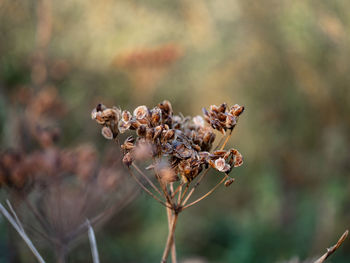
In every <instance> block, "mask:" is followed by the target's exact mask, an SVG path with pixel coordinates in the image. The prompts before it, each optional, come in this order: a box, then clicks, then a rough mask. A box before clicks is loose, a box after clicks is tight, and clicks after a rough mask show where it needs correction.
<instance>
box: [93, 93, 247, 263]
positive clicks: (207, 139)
mask: <svg viewBox="0 0 350 263" xmlns="http://www.w3.org/2000/svg"><path fill="white" fill-rule="evenodd" d="M243 110H244V107H242V106H239V105H237V104H236V105H234V106H232V107H230V108H229V107H228V106H227V105H226V104H225V103H224V104H221V105H220V106H216V105H212V106H210V108H209V110H206V109H203V112H204V118H203V117H201V116H196V117H193V118H191V117H184V116H183V115H181V114H179V115H175V114H174V112H173V109H172V106H171V104H170V102H169V101H166V100H165V101H163V102H161V103H159V104H158V105H157V106H155V107H154V108H151V109H149V108H148V107H146V106H144V105H142V106H139V107H137V108H136V109H135V110H134V111H133V113H131V112H129V111H127V110H123V111H122V110H121V109H119V108H117V107H113V108H107V107H106V106H104V105H102V104H99V105H97V107H96V108H95V109H93V111H92V113H91V117H92V119H94V120H96V122H97V123H98V124H100V125H102V126H103V127H102V130H101V132H102V135H103V136H104V137H105V138H106V139H109V140H114V141H116V142H117V143H118V144H120V140H119V136H118V135H119V134H120V133H125V132H127V131H133V132H134V135H131V136H129V137H127V138H126V139H125V140H124V142H123V143H121V144H120V147H121V149H122V150H123V163H124V164H125V165H126V166H127V167H128V168H129V172H130V175H131V176H132V177H133V178H134V179H135V180H136V182H137V183H138V184H139V185H140V186H141V188H142V189H143V190H144V191H145V192H146V193H148V194H149V195H150V196H152V197H153V198H154V199H155V200H157V201H158V202H159V203H161V204H162V205H164V206H165V207H166V209H167V215H168V225H169V234H168V239H167V242H166V246H165V249H164V253H163V256H162V261H161V262H162V263H165V262H166V260H167V257H168V254H169V252H170V250H171V251H172V252H171V253H172V261H173V262H176V253H175V241H174V231H175V226H176V222H177V218H178V214H179V213H180V212H181V211H183V210H184V209H186V208H188V207H191V206H192V205H194V204H196V203H198V202H199V201H201V200H203V199H204V198H206V197H207V196H209V195H210V194H211V193H212V192H214V191H215V189H216V188H217V187H218V186H219V185H221V184H223V183H224V185H225V186H230V185H231V184H232V183H233V182H234V178H230V177H229V173H230V172H231V171H232V169H233V168H235V167H239V166H241V165H242V163H243V158H242V155H241V154H240V153H239V152H238V151H237V150H236V149H229V150H224V148H225V145H226V144H227V141H228V139H229V138H230V136H231V133H232V130H233V129H234V127H235V126H236V124H237V121H238V118H239V116H240V115H241V114H242V112H243ZM206 122H207V123H209V125H206ZM215 130H218V131H220V132H221V133H222V134H223V136H224V137H226V139H225V141H224V142H222V140H221V141H220V142H219V143H218V145H217V146H216V148H215V149H214V150H212V149H213V144H214V141H215V137H216V134H215ZM227 130H230V133H228V134H227V133H226V131H227ZM224 137H223V138H222V139H224ZM139 161H147V162H149V161H151V164H150V165H148V166H147V167H146V168H145V169H146V170H147V171H150V170H151V171H153V174H154V176H152V177H151V178H150V177H149V176H148V175H146V174H145V173H144V172H143V171H142V170H141V169H140V168H139V167H138V165H137V163H138V162H139ZM132 167H133V168H134V169H135V170H136V171H137V173H138V176H136V175H135V174H134V173H133V169H132ZM211 167H212V168H214V169H216V170H217V171H219V172H221V173H223V174H224V176H223V178H222V179H221V181H220V182H219V183H218V184H217V185H216V186H214V187H213V188H212V189H211V190H210V191H209V192H207V193H206V194H204V195H203V196H202V197H200V198H198V199H197V200H195V201H193V202H191V203H190V204H187V202H188V201H189V199H190V197H191V196H192V194H193V192H194V191H195V189H196V188H197V186H198V185H199V183H200V182H201V180H202V179H203V178H204V176H205V175H206V174H207V172H208V171H209V168H211ZM154 181H156V182H158V184H157V183H154ZM193 181H196V183H195V184H191V183H192V182H193ZM175 187H176V189H175Z"/></svg>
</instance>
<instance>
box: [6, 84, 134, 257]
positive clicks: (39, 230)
mask: <svg viewBox="0 0 350 263" xmlns="http://www.w3.org/2000/svg"><path fill="white" fill-rule="evenodd" d="M14 97H15V98H16V99H17V100H16V102H17V103H18V102H19V103H20V104H21V105H22V106H23V112H24V114H18V115H14V116H13V118H12V119H11V120H12V121H15V122H16V123H17V125H16V126H15V129H14V130H13V133H14V134H16V135H15V136H14V137H15V138H16V139H17V138H19V140H18V141H17V145H16V146H14V147H13V148H14V149H15V150H6V151H3V152H0V189H1V188H2V189H4V190H5V191H6V193H7V198H8V199H9V200H10V201H11V203H12V204H13V209H14V210H15V211H17V213H18V217H19V220H20V221H23V226H24V229H25V230H26V231H27V232H28V234H29V237H30V238H33V237H37V238H40V239H42V240H45V241H46V243H48V244H50V245H51V246H52V247H53V250H54V251H55V254H56V257H57V261H58V262H65V258H66V255H67V253H68V251H69V249H70V248H71V247H72V244H73V243H74V242H75V241H76V240H77V239H78V238H79V237H81V236H82V234H84V233H86V232H87V231H88V227H89V225H88V224H87V220H89V222H90V223H91V225H93V226H96V224H101V223H103V222H105V221H106V220H107V219H108V218H110V217H111V216H112V215H113V214H115V212H117V210H120V209H122V208H123V207H125V206H126V205H127V204H128V203H129V202H130V201H131V200H133V198H134V197H135V196H136V195H137V193H138V192H137V191H135V187H133V186H132V184H129V183H127V180H128V178H127V177H126V176H124V172H123V169H122V167H121V164H120V162H117V161H116V160H115V159H116V158H115V157H116V156H120V151H117V150H115V149H113V150H111V149H110V150H109V151H108V152H106V154H105V156H106V157H105V158H104V160H103V161H100V160H99V157H98V153H97V151H96V150H95V149H94V147H93V146H91V145H89V144H85V145H80V146H77V147H74V148H62V147H59V146H58V144H57V141H58V140H59V137H60V134H61V133H60V129H59V128H58V125H57V122H58V118H59V117H62V116H63V113H65V112H66V109H65V107H64V105H63V102H62V101H61V99H60V97H59V95H58V92H57V90H56V89H55V88H53V87H51V88H43V89H41V90H39V91H37V92H34V91H33V90H30V89H21V90H19V91H18V92H17V93H16V94H15V95H14ZM22 97H23V100H21V99H20V98H22ZM23 231H24V230H23Z"/></svg>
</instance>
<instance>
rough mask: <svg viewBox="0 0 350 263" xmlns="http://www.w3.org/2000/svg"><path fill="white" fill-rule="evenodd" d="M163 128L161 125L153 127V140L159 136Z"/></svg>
mask: <svg viewBox="0 0 350 263" xmlns="http://www.w3.org/2000/svg"><path fill="white" fill-rule="evenodd" d="M162 131H163V128H162V126H160V125H158V126H157V127H155V128H154V135H153V140H155V139H157V138H159V137H160V135H161V134H162Z"/></svg>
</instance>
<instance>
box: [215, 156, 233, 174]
mask: <svg viewBox="0 0 350 263" xmlns="http://www.w3.org/2000/svg"><path fill="white" fill-rule="evenodd" d="M214 165H215V168H216V170H218V171H220V172H227V171H229V170H230V168H231V167H230V165H228V164H227V163H226V162H225V159H224V158H218V159H216V160H215V163H214Z"/></svg>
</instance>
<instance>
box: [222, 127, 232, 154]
mask: <svg viewBox="0 0 350 263" xmlns="http://www.w3.org/2000/svg"><path fill="white" fill-rule="evenodd" d="M232 131H233V130H231V131H230V133H229V135H228V136H227V137H226V139H225V141H224V143H223V144H222V146H221V148H220V150H223V149H224V148H225V146H226V144H227V142H228V140H229V139H230V137H231V135H232Z"/></svg>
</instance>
